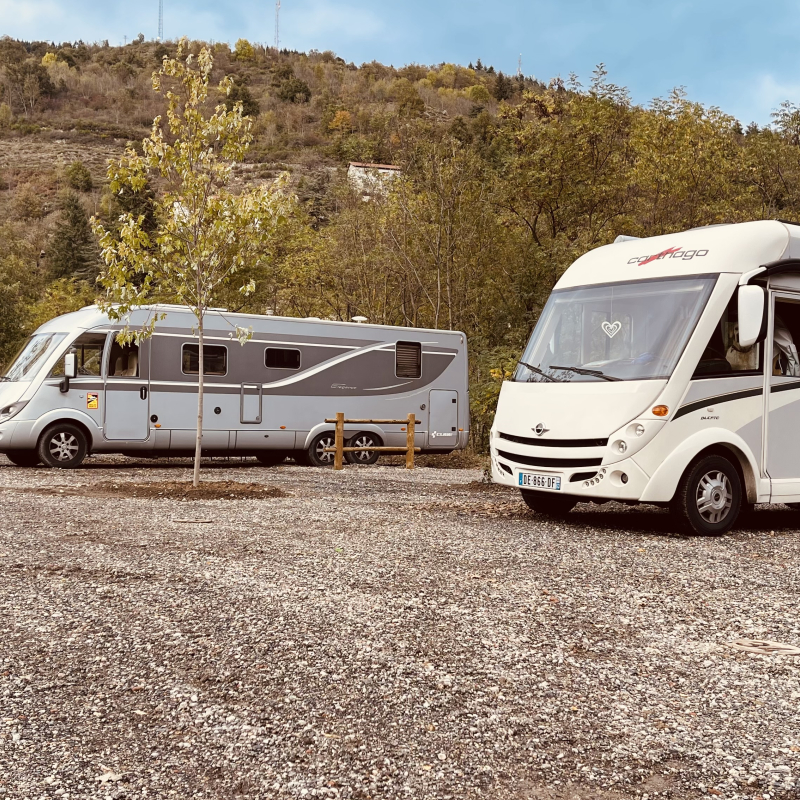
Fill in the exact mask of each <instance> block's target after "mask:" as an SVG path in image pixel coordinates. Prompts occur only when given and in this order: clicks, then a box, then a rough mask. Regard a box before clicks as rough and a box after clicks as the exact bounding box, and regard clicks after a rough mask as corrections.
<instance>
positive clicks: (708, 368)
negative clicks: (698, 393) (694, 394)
mask: <svg viewBox="0 0 800 800" xmlns="http://www.w3.org/2000/svg"><path fill="white" fill-rule="evenodd" d="M738 302H739V296H738V294H737V293H735V294H734V295H733V297H732V298H731V301H730V303H728V307H727V308H726V309H725V311H723V312H722V317H721V319H720V321H719V324H718V325H717V327H716V328H714V332H713V333H712V334H711V338H710V339H709V341H708V344H707V345H706V348H705V350H704V351H703V354H702V355H701V356H700V361H699V363H698V365H697V368H696V369H695V371H694V375H693V376H692V377H693V378H695V379H697V378H725V377H730V376H731V375H736V374H742V373H748V372H751V373H758V372H760V371H761V368H762V363H761V351H762V350H761V344H760V343H759V344H754V345H751V346H750V347H742V346H741V345H740V344H739V317H738V308H739V306H738Z"/></svg>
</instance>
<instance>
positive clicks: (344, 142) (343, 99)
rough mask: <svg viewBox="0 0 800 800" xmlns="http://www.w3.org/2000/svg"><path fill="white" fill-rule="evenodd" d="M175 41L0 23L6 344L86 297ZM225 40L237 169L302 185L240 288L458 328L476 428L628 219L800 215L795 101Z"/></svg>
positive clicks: (639, 230) (393, 320) (291, 301)
mask: <svg viewBox="0 0 800 800" xmlns="http://www.w3.org/2000/svg"><path fill="white" fill-rule="evenodd" d="M200 46H201V43H197V42H194V43H192V44H191V48H192V49H193V50H194V51H195V52H196V51H197V50H199V48H200ZM175 47H176V45H175V43H170V42H167V43H156V42H147V41H144V40H143V38H142V37H140V39H139V40H137V41H134V42H132V43H131V44H129V45H127V46H125V47H110V46H108V45H107V44H99V45H87V44H83V43H74V44H62V45H54V44H49V43H43V42H34V43H30V42H18V41H14V40H11V39H9V38H7V37H6V38H3V39H2V40H0V234H2V244H0V363H2V362H3V361H5V360H7V359H8V358H9V357H10V356H11V355H12V352H13V350H14V349H15V348H16V346H17V345H18V344H19V342H20V340H21V339H23V338H24V337H25V336H26V335H27V334H28V333H29V332H30V331H31V330H32V329H34V328H35V327H36V326H37V325H38V324H40V322H41V321H42V320H44V319H47V318H48V317H50V316H52V315H55V314H57V313H62V312H64V311H67V310H70V309H71V308H74V307H78V306H80V305H82V304H85V303H86V302H91V300H92V298H93V297H94V295H95V291H96V290H95V287H94V278H95V277H96V275H97V271H98V268H99V265H98V254H97V249H96V245H95V244H94V243H93V241H92V239H91V234H90V233H89V231H88V215H90V214H98V215H99V216H101V217H102V218H104V219H105V220H107V221H112V222H113V220H114V219H115V218H116V216H117V215H118V214H119V212H120V211H121V210H122V209H123V208H127V206H126V203H128V202H129V199H126V198H125V197H113V196H112V195H111V194H110V192H109V191H108V188H107V186H106V182H105V165H106V162H107V161H108V159H110V158H115V157H118V156H119V155H121V153H122V152H123V149H124V147H125V145H126V143H127V142H129V141H133V142H136V141H138V140H141V139H142V137H144V136H146V135H147V133H148V131H149V128H150V125H151V124H152V120H153V118H154V117H155V116H156V115H158V114H160V113H162V111H163V108H162V105H161V103H162V99H161V97H160V96H159V95H157V94H155V93H154V92H153V91H152V88H151V74H152V72H153V70H154V69H156V67H157V65H158V64H159V63H160V60H161V58H162V57H163V56H164V55H173V54H174V52H175ZM213 53H214V77H215V79H219V78H220V77H222V75H232V76H234V78H235V82H236V88H235V90H234V93H233V98H232V99H234V100H241V101H242V102H243V104H244V108H245V112H246V113H248V114H249V115H250V116H251V117H252V118H253V120H254V124H253V132H254V142H253V145H252V146H251V148H250V151H249V153H248V155H247V158H246V161H245V163H244V164H242V165H240V167H239V168H238V171H237V179H238V180H239V181H240V182H241V183H242V184H245V183H256V182H263V181H270V180H272V179H273V178H274V177H275V176H277V175H278V174H279V173H280V172H282V171H288V172H289V173H290V175H291V186H292V188H293V190H294V191H295V192H296V193H297V195H298V197H299V198H300V200H301V205H300V208H301V213H300V214H298V218H297V220H296V221H295V224H294V227H293V232H292V234H291V236H289V237H287V240H286V242H285V243H283V245H282V246H281V247H280V248H279V250H278V251H277V252H275V253H274V258H273V261H272V265H271V267H270V269H269V271H268V272H266V273H262V274H257V275H253V276H252V277H253V278H254V279H255V280H256V284H257V287H258V288H257V291H256V292H255V293H254V295H252V296H251V297H250V298H249V299H247V300H246V301H241V299H238V300H237V299H235V298H232V302H235V303H236V302H238V303H239V307H240V308H242V309H245V310H250V311H256V312H264V311H266V310H270V311H273V312H275V313H281V314H290V315H304V316H305V315H310V314H315V315H320V316H331V317H334V318H340V319H349V318H350V317H352V316H354V315H356V314H361V315H363V316H365V317H367V318H369V319H370V320H371V321H375V322H385V323H390V324H404V325H426V326H437V327H448V328H450V327H453V328H460V329H463V330H466V331H467V333H468V334H469V335H470V337H471V341H472V353H473V358H472V369H473V373H474V374H473V411H474V417H475V431H476V436H477V438H478V440H480V439H481V438H482V437H483V436H484V434H485V428H486V424H487V423H488V420H489V418H490V414H491V410H492V407H493V402H494V398H495V397H496V393H497V389H498V387H499V383H500V381H502V379H503V376H504V375H505V374H506V373H507V371H508V370H509V369H510V368H511V367H512V365H513V362H514V356H515V354H516V355H518V353H519V349H520V348H521V346H522V344H523V343H524V340H525V338H526V337H527V335H528V333H529V331H530V328H531V326H532V324H533V323H534V322H535V320H536V318H537V316H538V313H539V310H540V309H541V305H542V303H543V301H544V299H545V298H546V297H547V294H548V292H549V290H550V288H551V287H552V285H553V284H554V282H555V281H556V280H557V278H558V276H559V275H560V274H561V272H562V271H563V270H564V269H565V268H566V266H568V264H569V263H570V261H572V260H573V259H574V258H575V257H577V256H578V255H579V254H580V253H582V252H584V251H585V250H587V249H589V248H591V247H595V246H598V245H600V244H604V243H607V242H609V241H612V240H613V238H614V237H615V236H616V235H617V234H619V233H627V234H633V235H652V234H658V233H663V232H667V231H670V230H679V229H682V228H687V227H692V226H696V225H703V224H709V223H715V222H724V221H738V220H744V219H753V218H769V217H782V218H789V219H797V218H798V212H800V148H799V147H798V142H800V112H798V110H797V109H796V108H795V107H793V106H790V105H784V106H783V107H782V108H781V109H779V110H778V111H777V113H776V117H775V125H774V126H773V127H771V128H766V129H759V128H758V127H756V126H750V127H749V128H748V129H747V130H743V129H742V127H741V126H740V124H739V123H738V122H737V121H736V120H734V119H733V118H731V117H729V116H727V115H725V114H724V113H723V112H722V111H720V110H718V109H713V108H704V107H702V106H700V105H698V104H695V103H692V102H691V101H690V100H689V99H687V98H686V97H684V96H683V95H682V94H681V93H680V92H675V93H673V94H672V95H671V96H670V97H668V98H665V99H661V100H657V101H654V102H653V103H652V104H651V105H650V106H648V107H647V108H642V107H638V106H635V105H634V104H633V103H632V102H631V101H630V98H629V97H628V95H627V92H626V91H625V90H624V89H623V88H621V87H618V86H615V85H614V84H612V83H610V82H609V81H608V78H607V76H606V74H605V72H604V70H603V69H602V67H601V68H599V69H598V71H597V73H596V74H595V76H594V78H593V80H592V82H591V84H590V85H589V86H588V87H582V86H580V84H578V83H577V81H576V80H574V79H573V80H571V81H570V82H568V83H566V84H565V83H564V82H563V81H561V80H554V81H552V82H550V84H549V85H544V84H542V83H539V82H536V81H534V80H532V79H526V78H522V77H513V78H509V77H507V76H505V75H502V74H500V73H496V72H495V70H494V69H492V68H491V67H485V66H484V65H482V64H480V62H477V63H476V64H475V65H469V66H468V67H462V66H457V65H452V64H440V65H438V66H434V67H425V66H420V65H409V66H405V67H402V68H393V67H387V66H384V65H381V64H378V63H371V64H363V65H361V66H356V65H353V64H347V63H345V62H344V61H343V60H342V59H341V58H338V57H337V56H336V55H335V54H333V53H330V52H325V53H317V52H311V53H307V54H304V53H293V52H285V51H284V52H280V53H278V52H276V51H275V50H272V49H264V48H260V47H253V46H252V45H250V44H249V43H248V42H245V41H240V42H238V43H237V45H236V48H235V49H233V50H231V48H229V47H228V45H225V44H216V45H213ZM222 99H223V98H221V97H218V98H216V101H217V102H219V101H220V100H222ZM350 161H359V162H382V163H390V164H396V165H399V166H400V167H402V169H403V173H402V178H401V179H399V180H397V181H395V182H393V184H392V189H391V191H388V192H386V193H378V194H376V195H375V196H374V197H373V198H372V202H369V203H365V202H363V198H362V197H361V195H360V193H359V192H357V191H354V189H353V187H351V186H350V185H349V184H348V183H347V180H346V179H345V171H346V167H347V164H348V162H350ZM155 190H156V191H157V190H158V187H157V186H156V187H155Z"/></svg>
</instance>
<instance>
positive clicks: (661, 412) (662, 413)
mask: <svg viewBox="0 0 800 800" xmlns="http://www.w3.org/2000/svg"><path fill="white" fill-rule="evenodd" d="M653 413H654V414H655V415H656V416H657V417H666V416H667V414H669V409H668V408H667V407H666V406H656V407H655V408H654V409H653Z"/></svg>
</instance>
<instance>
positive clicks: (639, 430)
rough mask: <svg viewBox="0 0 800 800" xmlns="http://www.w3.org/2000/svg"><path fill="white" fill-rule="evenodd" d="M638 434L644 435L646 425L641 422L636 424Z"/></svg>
mask: <svg viewBox="0 0 800 800" xmlns="http://www.w3.org/2000/svg"><path fill="white" fill-rule="evenodd" d="M636 435H637V436H644V425H642V424H641V423H640V424H639V425H637V426H636Z"/></svg>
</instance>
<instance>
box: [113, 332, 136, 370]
mask: <svg viewBox="0 0 800 800" xmlns="http://www.w3.org/2000/svg"><path fill="white" fill-rule="evenodd" d="M108 377H109V378H138V377H139V345H138V344H136V343H135V342H131V343H130V344H120V343H119V342H118V341H116V340H114V341H113V342H112V343H111V353H110V355H109V357H108Z"/></svg>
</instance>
